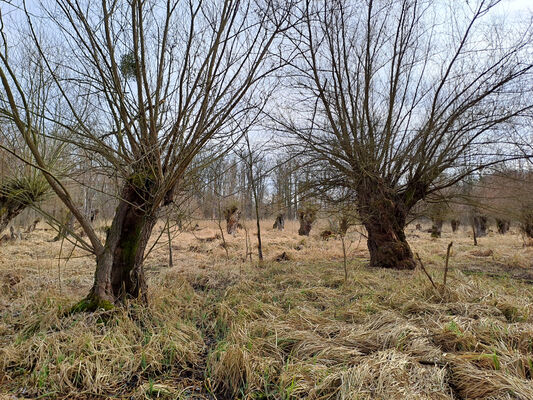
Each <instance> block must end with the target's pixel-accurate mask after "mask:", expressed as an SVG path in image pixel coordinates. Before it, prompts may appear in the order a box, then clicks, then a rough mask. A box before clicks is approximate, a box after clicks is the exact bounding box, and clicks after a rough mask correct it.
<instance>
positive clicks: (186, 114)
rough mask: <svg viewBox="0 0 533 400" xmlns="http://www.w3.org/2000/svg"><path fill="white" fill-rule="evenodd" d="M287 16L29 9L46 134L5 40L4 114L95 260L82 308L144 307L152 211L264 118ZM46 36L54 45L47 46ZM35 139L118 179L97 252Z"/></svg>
mask: <svg viewBox="0 0 533 400" xmlns="http://www.w3.org/2000/svg"><path fill="white" fill-rule="evenodd" d="M289 8H290V3H285V2H283V3H281V2H276V1H271V0H264V1H262V0H261V1H258V2H257V1H251V0H249V1H233V0H224V1H214V0H204V1H202V0H195V1H188V2H181V1H177V0H169V1H166V2H164V3H161V2H158V1H140V0H133V1H131V2H108V1H107V0H103V1H101V2H94V1H89V0H86V1H73V0H55V1H51V2H50V4H44V5H42V7H40V8H38V7H36V8H32V10H31V12H30V11H29V10H27V9H25V10H24V12H23V15H22V16H21V15H19V16H18V18H19V19H22V18H24V21H25V23H26V25H25V31H23V32H21V33H20V35H21V36H23V35H28V37H29V38H31V40H30V41H29V42H30V43H29V44H28V46H30V47H31V48H32V49H33V50H34V52H35V54H37V56H36V57H37V61H36V62H39V63H40V65H42V67H43V73H44V74H46V75H47V77H48V79H49V80H50V81H51V82H52V86H53V92H54V93H55V94H56V106H55V111H57V110H58V109H60V111H61V112H60V113H57V112H55V113H53V112H52V111H51V110H50V108H51V107H49V108H46V109H45V110H42V111H41V113H43V114H45V117H46V118H47V119H48V121H49V122H48V124H46V125H45V126H38V125H36V124H35V123H34V121H35V118H34V116H35V109H34V108H33V107H32V106H33V104H32V101H31V98H29V97H28V95H27V93H26V92H25V90H24V87H25V85H24V84H23V82H21V81H22V80H23V78H22V77H21V73H20V71H19V69H18V68H17V66H16V56H17V53H16V52H15V51H14V49H13V48H12V47H10V45H12V44H13V43H15V41H16V38H11V36H12V35H13V32H12V31H6V30H4V31H3V32H2V33H3V34H2V40H3V43H2V44H3V48H2V51H1V55H0V79H1V82H2V86H3V88H4V92H5V97H3V98H2V100H3V104H2V107H4V108H6V109H8V110H9V113H10V117H11V120H12V122H13V124H14V125H15V126H16V128H17V129H18V131H19V133H20V135H21V137H22V138H23V139H24V141H25V143H26V145H27V146H28V148H29V149H30V150H31V153H32V156H33V158H34V160H35V164H36V165H37V166H38V167H39V168H41V169H42V170H43V171H44V175H45V177H46V179H47V182H48V184H49V185H50V187H51V188H52V190H53V191H54V192H55V193H56V194H57V196H58V197H59V198H60V200H61V201H62V202H63V203H64V204H65V206H66V207H67V208H68V209H69V210H70V211H71V212H72V214H73V215H74V217H75V218H76V220H77V221H78V222H79V224H80V225H81V227H82V229H83V231H84V232H85V234H86V235H87V239H86V240H83V239H82V238H78V240H80V243H82V245H84V246H85V248H87V249H89V250H90V251H92V252H93V253H94V254H95V255H96V264H97V266H96V272H95V279H94V285H93V287H92V289H91V291H90V293H89V294H88V296H87V299H86V300H84V301H83V302H82V303H80V308H82V309H94V308H97V307H108V306H110V305H112V304H114V303H117V302H120V301H123V300H124V299H126V298H128V297H132V298H138V299H139V300H140V301H142V302H146V301H147V294H146V293H147V286H146V281H145V277H144V271H143V258H144V252H145V248H146V245H147V242H148V239H149V237H150V234H151V232H152V229H153V227H154V225H155V223H156V220H157V215H158V210H159V209H160V208H161V207H162V206H164V205H167V204H170V203H171V202H172V200H173V194H174V193H175V191H176V190H177V188H179V185H180V181H181V180H182V179H183V178H184V176H185V175H186V174H187V171H188V168H189V166H190V165H191V163H192V162H193V160H195V157H196V156H197V155H198V153H199V152H200V150H201V149H202V148H204V147H205V146H206V145H207V144H208V143H213V141H215V142H217V143H218V145H219V146H231V145H233V144H234V141H233V140H232V139H233V136H232V134H231V133H232V132H233V131H235V128H236V126H237V125H238V122H239V121H241V120H242V118H243V117H244V116H247V115H249V114H250V113H254V112H258V110H259V109H260V108H261V107H262V104H263V103H264V101H265V99H266V98H267V97H268V94H269V93H268V80H266V79H265V78H266V77H268V76H269V75H271V74H272V73H273V72H275V71H277V70H278V69H279V68H280V67H281V66H282V63H281V61H280V57H279V55H276V54H275V53H274V52H273V51H272V49H273V47H274V45H275V44H276V40H277V37H278V36H279V33H280V32H282V31H283V30H284V29H286V28H287V26H288V23H289V17H290V12H289ZM14 14H15V15H16V12H14ZM37 18H38V20H39V23H38V24H37V23H36V22H35V21H36V20H37ZM47 37H54V38H56V39H55V40H54V43H53V44H54V46H48V45H47V44H48V43H47V42H46V41H45V39H43V38H47ZM10 39H12V40H10ZM58 49H60V50H61V51H58ZM10 52H11V53H10ZM248 120H249V119H248ZM59 127H60V128H61V129H57V128H59ZM52 128H56V129H55V130H53V129H52ZM58 131H59V132H61V134H58V133H54V132H58ZM40 135H45V136H46V135H47V136H53V137H54V138H55V139H57V140H62V141H64V142H66V143H69V144H71V145H72V146H75V147H76V148H78V149H80V157H83V156H84V155H85V154H90V155H98V156H99V157H100V158H101V159H102V160H103V163H105V165H103V167H105V168H104V171H107V172H103V173H108V174H110V175H111V174H115V175H116V176H117V177H118V181H119V183H120V184H121V185H122V188H121V190H120V193H119V194H118V197H119V199H118V206H117V208H116V211H115V214H114V216H113V220H112V224H111V227H110V229H109V231H108V233H107V237H106V239H105V241H102V240H101V239H100V238H99V236H98V235H97V233H96V231H95V229H94V228H93V226H92V225H91V222H90V220H89V219H88V217H87V216H86V215H84V213H83V212H82V209H81V207H80V206H78V205H77V204H76V203H75V202H74V201H73V198H72V196H71V194H70V192H69V190H68V188H67V187H66V186H65V185H63V183H62V182H61V180H60V179H58V177H56V176H55V175H54V173H53V172H54V171H53V169H51V168H49V165H47V163H46V161H45V159H43V157H42V153H43V148H42V147H40V146H39V142H38V141H36V140H35V137H36V136H40Z"/></svg>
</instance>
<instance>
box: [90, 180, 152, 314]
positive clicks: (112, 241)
mask: <svg viewBox="0 0 533 400" xmlns="http://www.w3.org/2000/svg"><path fill="white" fill-rule="evenodd" d="M149 210H150V208H149V207H148V206H147V204H146V200H145V198H144V197H143V195H142V194H141V192H140V191H139V190H138V189H136V188H134V187H133V186H130V185H129V184H128V185H127V186H126V187H125V189H124V191H123V195H122V198H121V200H120V202H119V204H118V206H117V209H116V212H115V217H114V218H113V222H112V224H111V228H110V229H109V232H108V234H107V239H106V244H105V248H104V251H103V252H102V254H100V255H98V256H97V258H96V272H95V277H94V285H93V287H92V289H91V291H90V292H89V295H88V296H87V299H86V300H85V304H83V305H82V307H83V308H85V309H86V310H88V311H89V310H94V309H96V308H104V309H105V308H108V307H112V306H113V305H114V304H119V303H123V302H124V301H125V300H126V299H137V300H139V301H140V302H141V303H143V304H146V303H147V301H148V298H147V284H146V279H145V276H144V268H143V258H144V251H145V249H146V246H147V244H148V240H149V239H150V235H151V233H152V230H153V228H154V225H155V223H156V221H157V218H156V217H155V215H153V214H151V212H150V211H149Z"/></svg>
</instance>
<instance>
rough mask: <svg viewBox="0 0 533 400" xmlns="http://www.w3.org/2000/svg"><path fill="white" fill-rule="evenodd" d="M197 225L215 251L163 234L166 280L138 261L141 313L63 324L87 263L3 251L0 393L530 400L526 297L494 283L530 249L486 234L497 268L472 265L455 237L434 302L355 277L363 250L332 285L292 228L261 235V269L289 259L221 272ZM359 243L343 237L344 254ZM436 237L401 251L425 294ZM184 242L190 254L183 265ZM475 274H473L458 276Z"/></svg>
mask: <svg viewBox="0 0 533 400" xmlns="http://www.w3.org/2000/svg"><path fill="white" fill-rule="evenodd" d="M316 224H317V225H318V226H319V227H322V228H323V227H326V226H328V225H327V224H326V223H325V222H322V221H317V222H316ZM202 226H206V228H204V230H202V232H203V235H204V234H205V237H207V238H215V240H209V241H205V242H204V241H202V242H200V244H198V243H199V241H198V240H197V239H196V237H195V236H194V235H193V234H192V233H187V232H185V233H178V232H174V234H176V235H179V236H178V237H176V238H175V240H174V241H173V242H174V246H175V249H176V250H179V251H176V253H175V255H176V259H175V260H174V261H175V265H176V266H175V267H173V268H168V267H166V264H165V262H166V251H165V249H166V247H165V246H160V247H158V248H157V250H156V251H155V252H152V253H150V256H149V258H148V259H147V260H146V269H147V270H146V274H147V279H148V281H149V282H150V287H152V288H154V289H152V290H150V291H149V293H148V294H149V298H150V301H149V306H148V307H141V306H139V305H137V304H136V303H135V302H131V303H128V305H127V306H125V307H119V308H116V309H114V310H112V311H105V310H100V311H97V312H95V313H81V314H80V313H77V314H70V313H68V310H69V309H70V307H71V306H72V305H73V304H76V302H77V300H78V299H79V297H80V296H81V295H82V294H83V293H84V292H86V291H87V290H88V288H89V287H90V286H91V284H92V274H93V262H92V261H91V259H90V258H87V257H83V255H84V252H83V251H81V250H75V251H74V253H73V255H74V257H72V258H71V259H70V260H68V261H66V260H64V261H63V262H62V267H61V271H58V270H57V260H56V257H57V254H58V249H59V245H60V244H59V242H58V243H49V242H48V240H50V238H51V237H52V232H51V231H45V230H43V229H42V227H43V226H38V227H37V229H36V231H34V232H33V233H32V234H31V237H30V240H28V241H23V242H13V243H10V244H7V245H5V246H3V247H1V248H0V256H1V257H0V263H1V264H0V280H1V281H2V285H1V286H2V291H1V295H0V307H1V310H0V311H1V319H0V333H1V336H0V376H2V378H1V379H2V381H1V385H0V387H1V390H0V392H1V393H3V394H12V395H15V396H21V397H22V396H24V397H32V398H35V397H38V396H42V395H46V396H47V397H49V398H72V399H85V398H88V397H93V396H99V397H119V398H133V399H145V398H167V399H172V398H180V396H181V398H198V399H202V398H203V399H214V398H217V399H224V398H245V399H252V398H258V397H261V396H263V397H269V396H270V397H272V398H294V399H297V398H318V397H320V398H323V399H331V400H333V399H342V400H348V399H354V398H361V399H376V398H381V399H401V398H413V399H439V400H441V399H442V400H447V399H448V400H452V399H457V398H464V399H486V400H489V399H529V398H532V396H533V390H532V387H533V386H532V385H531V372H532V370H531V363H530V358H531V348H530V338H531V336H532V335H533V320H532V315H533V309H532V306H531V304H533V291H532V289H531V286H530V285H529V284H527V283H523V282H522V280H520V279H512V278H508V277H506V276H509V274H511V275H512V274H514V273H515V272H512V273H511V272H506V271H505V270H503V269H501V268H500V270H499V271H500V272H499V273H497V272H495V271H496V270H494V266H497V265H499V264H501V265H508V266H510V265H514V269H515V270H516V271H518V270H520V271H524V272H525V271H528V270H529V269H530V268H531V265H530V263H531V257H532V256H533V253H532V251H533V250H532V249H531V248H522V247H521V243H520V237H519V236H517V235H506V236H504V237H502V236H499V235H497V234H490V233H489V234H488V236H487V237H485V238H482V239H480V240H481V242H480V245H482V246H484V247H485V248H490V249H492V250H493V257H491V258H478V257H476V256H472V255H470V252H471V251H473V249H474V247H473V246H472V243H471V240H470V239H469V238H468V237H467V236H464V235H460V234H457V233H456V234H454V236H453V238H454V239H453V240H454V242H455V243H454V249H455V251H454V253H453V254H452V256H451V257H450V271H449V277H448V283H447V285H446V289H445V290H444V291H443V292H441V290H440V287H439V291H435V289H433V287H432V286H431V285H430V284H429V282H428V280H427V278H426V277H425V276H424V275H423V274H422V272H416V271H415V272H405V271H404V272H402V271H393V270H386V269H367V268H366V267H365V265H367V264H368V260H369V258H368V257H369V253H368V250H367V249H365V246H364V245H361V246H356V247H353V246H352V248H350V252H349V257H350V258H349V268H350V269H351V270H352V271H353V272H352V273H351V274H350V279H349V281H348V282H347V283H346V284H344V283H343V282H344V278H343V275H344V273H343V268H342V252H341V245H340V242H339V241H338V240H330V241H328V242H323V241H321V240H319V237H318V236H317V235H315V236H313V235H311V236H310V237H309V238H305V239H304V240H305V245H304V246H303V247H302V249H301V250H300V251H298V252H295V251H294V250H293V248H294V247H295V246H297V245H299V243H300V240H301V239H300V238H299V236H298V235H297V229H298V226H297V224H296V223H294V222H292V221H290V222H288V223H287V227H286V230H285V231H283V232H278V231H277V230H273V229H268V228H266V229H264V231H265V232H264V250H265V252H266V253H265V254H266V255H267V257H268V256H270V257H271V258H270V259H272V258H273V257H274V256H275V255H276V254H280V253H282V254H283V253H284V254H285V255H284V256H283V257H280V258H281V259H280V261H282V259H283V261H284V262H283V263H281V264H277V263H265V264H264V265H263V266H262V268H257V267H256V266H254V265H250V264H247V263H242V262H241V261H239V257H240V255H241V253H242V252H244V251H245V250H244V248H243V246H244V240H243V237H242V235H243V234H244V233H243V232H240V233H237V235H236V236H235V237H233V236H230V237H229V238H227V240H228V244H229V246H230V256H231V257H232V258H231V259H230V260H229V261H228V260H227V259H226V257H225V251H224V250H223V249H222V248H220V247H219V246H218V244H219V243H220V241H221V239H216V236H215V235H216V233H217V232H218V228H217V227H216V225H215V224H212V223H211V224H210V223H204V222H202ZM265 226H272V222H270V223H268V224H266V223H265ZM409 229H411V228H409V227H408V230H409ZM412 229H413V230H414V227H413V228H412ZM448 229H449V228H448ZM358 235H359V234H357V233H355V232H351V231H349V232H348V234H347V240H349V241H353V240H355V239H357V238H358ZM442 236H443V239H437V240H435V241H430V240H428V238H429V235H427V236H426V238H425V239H424V238H421V239H412V244H411V245H412V247H413V249H414V250H416V252H418V253H419V254H420V256H421V258H422V259H423V261H424V264H425V268H426V269H427V270H428V272H429V273H430V274H431V275H432V276H433V277H434V279H435V282H436V284H437V282H440V281H442V277H441V276H442V274H443V269H444V261H445V260H444V258H445V255H446V244H447V240H448V238H450V237H451V232H449V231H448V230H446V229H444V230H443V232H442ZM153 239H154V238H152V239H151V241H150V242H152V241H153ZM356 243H357V242H356ZM188 244H196V245H197V247H198V249H197V250H196V251H194V252H192V251H187V250H186V248H187V245H188ZM65 245H66V246H69V245H67V244H65ZM67 250H68V251H70V249H67ZM476 263H477V264H476ZM474 264H476V265H478V266H479V268H480V269H479V270H478V272H475V273H474V272H469V271H470V270H471V269H472V266H473V265H474ZM483 269H485V270H486V271H489V270H490V271H492V273H493V274H495V275H494V277H488V276H485V275H484V274H483V272H482V271H483ZM59 273H60V275H59ZM498 274H499V275H498ZM59 281H61V286H59ZM437 285H438V284H437ZM155 288H157V289H155ZM194 396H196V397H194ZM405 396H409V397H405Z"/></svg>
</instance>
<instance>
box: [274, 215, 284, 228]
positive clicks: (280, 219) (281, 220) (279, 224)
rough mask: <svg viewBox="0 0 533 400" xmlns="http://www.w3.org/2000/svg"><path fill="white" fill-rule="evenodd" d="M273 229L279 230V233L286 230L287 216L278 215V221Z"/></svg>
mask: <svg viewBox="0 0 533 400" xmlns="http://www.w3.org/2000/svg"><path fill="white" fill-rule="evenodd" d="M272 228H273V229H277V230H278V231H282V230H283V229H285V215H283V214H278V216H277V217H276V221H275V222H274V226H273V227H272Z"/></svg>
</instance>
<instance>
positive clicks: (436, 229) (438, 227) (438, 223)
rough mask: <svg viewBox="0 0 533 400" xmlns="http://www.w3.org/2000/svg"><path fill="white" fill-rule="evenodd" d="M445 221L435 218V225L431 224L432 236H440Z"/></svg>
mask: <svg viewBox="0 0 533 400" xmlns="http://www.w3.org/2000/svg"><path fill="white" fill-rule="evenodd" d="M442 224H443V221H442V219H440V218H437V219H433V225H432V226H431V237H433V238H440V237H441V235H442Z"/></svg>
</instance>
